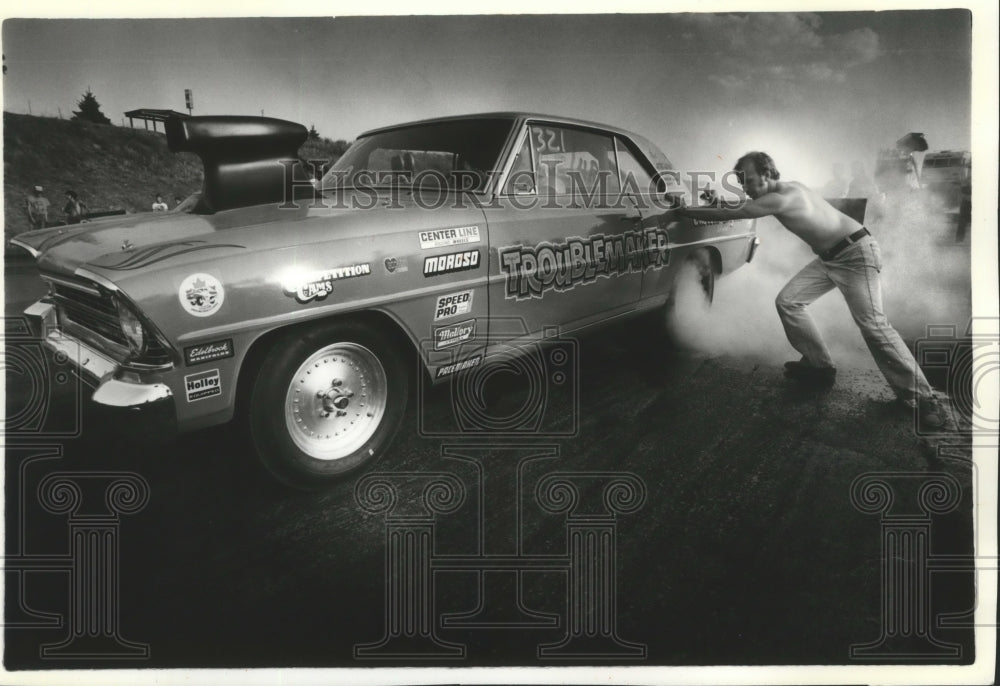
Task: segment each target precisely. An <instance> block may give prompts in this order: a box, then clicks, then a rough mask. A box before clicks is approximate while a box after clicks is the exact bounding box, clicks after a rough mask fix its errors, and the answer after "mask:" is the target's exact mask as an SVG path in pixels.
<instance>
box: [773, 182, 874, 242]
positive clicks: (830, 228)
mask: <svg viewBox="0 0 1000 686" xmlns="http://www.w3.org/2000/svg"><path fill="white" fill-rule="evenodd" d="M776 185H777V188H775V190H774V193H777V194H778V195H781V196H782V197H783V199H784V202H783V203H782V206H783V208H784V209H782V210H781V211H780V212H775V213H774V217H775V219H777V220H778V221H779V222H781V225H782V226H784V227H785V228H786V229H788V230H789V231H791V232H792V233H794V234H795V235H796V236H798V237H799V238H801V239H802V240H804V241H805V242H806V243H807V244H808V245H809V247H810V248H812V249H813V252H815V253H817V254H819V253H824V252H826V251H828V250H829V249H830V248H832V247H833V246H834V245H836V244H837V243H838V242H839V241H840V240H842V239H843V238H844V237H846V236H850V235H851V234H852V233H854V232H855V231H857V230H859V229H860V228H861V224H859V223H858V222H856V221H854V220H853V219H851V218H850V217H848V216H847V215H846V214H844V213H843V212H840V211H839V210H837V209H836V208H835V207H833V206H832V205H831V204H830V203H828V202H827V201H826V200H824V199H823V198H822V196H820V195H819V194H818V193H817V192H816V191H814V190H812V189H810V188H809V187H807V186H804V185H803V184H801V183H798V182H797V181H779V182H777V184H776ZM764 197H766V196H762V197H761V198H760V199H759V200H763V199H764Z"/></svg>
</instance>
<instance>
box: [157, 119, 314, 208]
mask: <svg viewBox="0 0 1000 686" xmlns="http://www.w3.org/2000/svg"><path fill="white" fill-rule="evenodd" d="M165 128H166V132H167V147H168V148H169V149H170V151H171V152H193V153H195V154H196V155H198V157H199V158H201V163H202V166H203V167H204V171H205V181H204V184H203V186H202V194H201V199H200V200H199V202H198V205H197V206H196V207H195V212H196V213H198V214H214V213H215V212H219V211H222V210H229V209H233V208H236V207H248V206H251V205H262V204H266V203H275V202H282V201H283V200H285V199H287V198H289V197H291V196H290V195H288V194H287V192H288V191H290V190H291V189H290V184H289V182H290V180H291V175H290V174H286V168H287V165H288V164H289V163H290V162H295V161H297V159H298V150H299V146H301V145H302V144H303V143H304V142H305V141H306V137H307V136H308V131H307V130H306V127H304V126H302V125H301V124H296V123H294V122H290V121H285V120H283V119H271V118H265V117H246V116H213V117H170V118H169V119H167V121H166V126H165Z"/></svg>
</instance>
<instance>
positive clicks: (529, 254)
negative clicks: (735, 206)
mask: <svg viewBox="0 0 1000 686" xmlns="http://www.w3.org/2000/svg"><path fill="white" fill-rule="evenodd" d="M499 253H500V270H501V271H502V272H503V274H504V275H505V276H506V280H507V281H506V289H505V291H504V297H505V298H507V299H517V300H526V299H528V298H541V297H542V295H543V294H544V293H545V291H548V290H555V291H568V290H570V289H571V288H574V287H576V286H579V285H582V284H588V283H593V282H594V281H596V280H597V278H598V277H600V276H605V277H611V276H618V275H620V274H628V273H630V272H638V273H641V272H644V271H646V270H647V269H659V268H660V267H663V266H664V265H666V264H669V263H670V249H669V248H668V247H667V232H666V230H665V229H658V228H657V229H652V228H651V229H645V230H643V231H625V232H623V233H620V234H614V235H611V236H603V235H596V236H591V237H589V238H577V237H573V238H567V239H566V242H565V243H549V242H544V243H539V244H538V245H535V246H526V245H515V246H512V247H509V248H501V249H500V251H499Z"/></svg>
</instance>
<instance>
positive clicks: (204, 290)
mask: <svg viewBox="0 0 1000 686" xmlns="http://www.w3.org/2000/svg"><path fill="white" fill-rule="evenodd" d="M177 297H178V298H180V301H181V307H183V308H184V310H185V311H186V312H187V313H188V314H192V315H194V316H195V317H210V316H212V315H213V314H215V313H216V312H218V311H219V308H220V307H222V302H223V301H224V300H225V299H226V290H225V289H224V288H223V287H222V283H221V282H220V281H219V280H218V279H217V278H215V277H214V276H212V275H211V274H192V275H191V276H189V277H187V278H186V279H184V280H183V281H181V285H180V288H178V289H177Z"/></svg>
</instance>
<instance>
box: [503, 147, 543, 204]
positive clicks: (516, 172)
mask: <svg viewBox="0 0 1000 686" xmlns="http://www.w3.org/2000/svg"><path fill="white" fill-rule="evenodd" d="M503 192H504V194H506V195H533V194H534V193H535V170H534V169H532V166H531V137H530V136H528V137H526V138H525V139H524V145H522V146H521V149H520V150H519V151H518V153H517V157H515V158H514V166H513V167H511V169H510V176H509V177H508V178H507V184H506V186H504V191H503Z"/></svg>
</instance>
